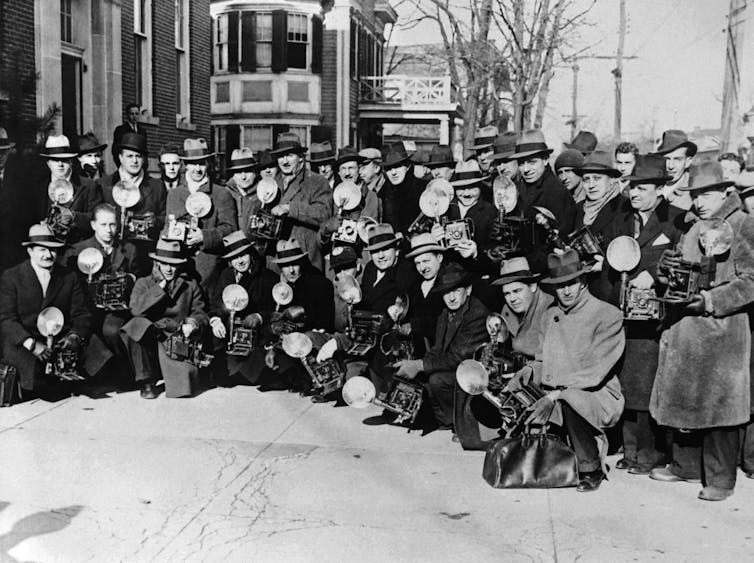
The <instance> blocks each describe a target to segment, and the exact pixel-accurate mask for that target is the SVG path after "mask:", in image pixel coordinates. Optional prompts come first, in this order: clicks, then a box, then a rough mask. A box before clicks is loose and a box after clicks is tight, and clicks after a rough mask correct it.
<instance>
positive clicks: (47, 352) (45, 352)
mask: <svg viewBox="0 0 754 563" xmlns="http://www.w3.org/2000/svg"><path fill="white" fill-rule="evenodd" d="M31 353H32V354H34V357H36V358H37V359H38V360H39V361H40V362H46V361H47V360H49V359H50V356H52V349H50V348H48V347H47V346H45V345H44V344H43V343H42V342H40V341H39V340H35V341H34V347H33V348H32V349H31Z"/></svg>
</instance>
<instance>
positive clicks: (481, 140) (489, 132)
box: [471, 125, 499, 151]
mask: <svg viewBox="0 0 754 563" xmlns="http://www.w3.org/2000/svg"><path fill="white" fill-rule="evenodd" d="M498 133H499V131H498V130H497V127H495V126H494V125H487V126H486V127H482V128H481V129H479V130H478V131H477V132H476V135H474V146H473V147H471V148H472V149H474V150H475V151H478V150H482V149H488V148H490V147H491V146H492V144H493V143H494V142H495V138H496V137H497V135H498Z"/></svg>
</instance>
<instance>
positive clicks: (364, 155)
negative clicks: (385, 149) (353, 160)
mask: <svg viewBox="0 0 754 563" xmlns="http://www.w3.org/2000/svg"><path fill="white" fill-rule="evenodd" d="M359 156H360V157H361V162H362V164H366V163H368V162H379V163H380V164H382V153H381V152H380V149H376V148H374V147H367V148H365V149H361V150H360V151H359Z"/></svg>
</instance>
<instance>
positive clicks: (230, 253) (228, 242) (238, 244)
mask: <svg viewBox="0 0 754 563" xmlns="http://www.w3.org/2000/svg"><path fill="white" fill-rule="evenodd" d="M223 246H224V247H225V254H223V258H225V259H227V260H230V259H231V258H235V257H236V256H240V255H241V254H243V253H244V252H246V251H247V250H248V249H250V248H251V242H249V239H247V238H246V235H245V234H244V232H243V231H234V232H232V233H230V234H229V235H227V236H224V237H223Z"/></svg>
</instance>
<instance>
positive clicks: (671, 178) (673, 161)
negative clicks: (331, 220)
mask: <svg viewBox="0 0 754 563" xmlns="http://www.w3.org/2000/svg"><path fill="white" fill-rule="evenodd" d="M696 151H697V146H696V143H694V142H692V141H689V138H688V136H687V135H686V133H684V132H683V131H680V130H678V129H669V130H667V131H665V132H663V134H662V142H661V143H660V146H659V147H657V151H655V152H656V153H657V154H659V155H662V156H663V157H664V158H665V169H666V170H667V173H668V180H667V182H665V184H664V185H663V186H662V187H661V188H660V192H661V193H662V196H663V197H664V198H665V199H667V200H668V202H669V203H671V204H672V205H674V206H676V207H678V208H680V209H684V210H688V209H690V208H691V203H692V202H691V197H690V196H689V192H688V190H686V189H685V188H687V187H688V185H689V173H690V171H691V167H692V166H693V161H694V156H695V155H696Z"/></svg>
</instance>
